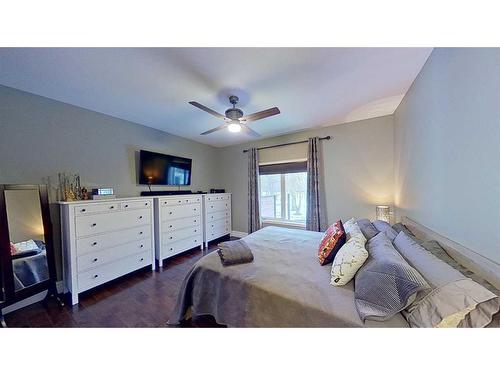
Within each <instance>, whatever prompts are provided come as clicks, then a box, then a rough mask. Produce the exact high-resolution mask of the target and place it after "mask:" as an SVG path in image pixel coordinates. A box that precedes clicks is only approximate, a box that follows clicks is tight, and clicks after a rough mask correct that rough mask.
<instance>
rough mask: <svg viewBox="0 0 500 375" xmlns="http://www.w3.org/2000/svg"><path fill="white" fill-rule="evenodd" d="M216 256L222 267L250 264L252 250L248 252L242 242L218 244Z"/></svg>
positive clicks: (248, 249)
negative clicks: (217, 255)
mask: <svg viewBox="0 0 500 375" xmlns="http://www.w3.org/2000/svg"><path fill="white" fill-rule="evenodd" d="M217 254H219V257H220V260H221V262H222V265H223V266H231V265H233V264H241V263H250V262H252V261H253V254H252V250H250V248H249V247H248V245H247V244H246V243H245V241H244V240H236V241H227V242H222V243H220V244H219V250H217Z"/></svg>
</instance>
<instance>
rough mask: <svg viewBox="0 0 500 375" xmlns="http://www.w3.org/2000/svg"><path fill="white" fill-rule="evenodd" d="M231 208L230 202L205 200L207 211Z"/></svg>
mask: <svg viewBox="0 0 500 375" xmlns="http://www.w3.org/2000/svg"><path fill="white" fill-rule="evenodd" d="M229 209H231V202H229V201H227V200H225V201H215V202H207V213H212V212H217V211H225V210H229Z"/></svg>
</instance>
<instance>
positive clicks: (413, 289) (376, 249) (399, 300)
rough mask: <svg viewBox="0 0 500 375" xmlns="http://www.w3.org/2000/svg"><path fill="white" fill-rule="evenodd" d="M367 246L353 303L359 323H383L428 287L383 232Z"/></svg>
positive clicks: (356, 280) (355, 287)
mask: <svg viewBox="0 0 500 375" xmlns="http://www.w3.org/2000/svg"><path fill="white" fill-rule="evenodd" d="M367 245H368V254H369V256H368V260H367V261H366V262H365V264H364V265H363V266H362V267H361V268H360V269H359V271H358V273H357V274H356V278H355V284H354V302H355V305H356V310H357V311H358V314H359V317H360V318H361V320H363V321H365V320H366V319H372V320H379V321H384V320H387V319H390V318H391V317H392V316H394V315H395V314H397V313H398V312H400V311H402V310H404V309H405V308H406V307H407V306H408V305H409V304H410V303H411V302H413V301H414V300H415V298H416V295H417V293H418V292H420V291H422V290H425V289H428V288H429V285H428V284H427V282H426V281H425V279H424V278H423V277H422V276H421V275H420V273H418V271H417V270H415V269H414V268H413V267H411V266H410V265H409V264H408V263H407V262H406V261H405V260H404V258H403V257H402V256H401V255H400V254H399V253H398V252H397V251H396V249H395V248H394V246H393V245H392V243H391V241H390V240H389V239H388V238H387V236H386V235H385V234H384V233H379V234H377V235H376V236H375V237H373V238H372V239H371V240H370V241H368V243H367Z"/></svg>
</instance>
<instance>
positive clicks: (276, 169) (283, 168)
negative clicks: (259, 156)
mask: <svg viewBox="0 0 500 375" xmlns="http://www.w3.org/2000/svg"><path fill="white" fill-rule="evenodd" d="M298 172H307V161H299V162H293V163H276V164H266V165H259V174H260V175H268V174H284V173H298Z"/></svg>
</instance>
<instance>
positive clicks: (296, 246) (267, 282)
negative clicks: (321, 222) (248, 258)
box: [169, 227, 408, 327]
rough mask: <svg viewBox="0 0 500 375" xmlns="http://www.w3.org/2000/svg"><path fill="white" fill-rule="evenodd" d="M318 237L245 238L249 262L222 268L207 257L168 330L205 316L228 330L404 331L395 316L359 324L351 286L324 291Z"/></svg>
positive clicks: (282, 232)
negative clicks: (258, 328) (365, 328)
mask: <svg viewBox="0 0 500 375" xmlns="http://www.w3.org/2000/svg"><path fill="white" fill-rule="evenodd" d="M322 236H323V233H318V232H310V231H304V230H295V229H285V228H277V227H266V228H264V229H261V230H259V231H257V232H255V233H252V234H250V235H249V236H247V237H245V238H244V240H245V242H246V243H247V245H248V246H249V248H250V249H251V250H252V252H253V254H254V261H253V262H252V263H248V264H239V265H234V266H230V267H223V266H222V264H221V261H220V258H219V256H218V255H217V253H216V252H212V253H210V254H208V255H206V256H204V257H203V258H201V259H200V260H199V261H198V262H197V263H196V264H195V265H194V266H193V268H192V269H191V271H190V272H189V274H188V275H187V276H186V278H185V280H184V282H183V284H182V287H181V290H180V292H179V296H178V298H177V304H176V307H175V309H174V311H173V312H172V314H171V317H170V320H169V324H172V325H176V324H179V323H180V322H181V321H182V320H183V319H185V318H186V317H188V316H189V315H193V316H199V315H211V316H213V317H214V318H215V320H216V321H217V322H218V323H219V324H224V325H227V326H230V327H408V323H407V322H406V320H405V319H404V317H403V316H402V315H401V314H399V313H398V314H397V315H395V316H394V317H392V318H391V319H390V320H388V321H385V322H377V321H372V320H367V321H366V322H365V323H363V322H362V321H361V320H360V318H359V316H358V313H357V312H356V308H355V305H354V285H353V282H352V281H351V282H350V283H348V284H347V285H345V286H342V287H334V286H331V285H330V270H331V266H330V265H327V266H323V267H322V266H320V264H319V262H318V259H317V256H316V254H317V248H318V244H319V242H320V240H321V238H322Z"/></svg>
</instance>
